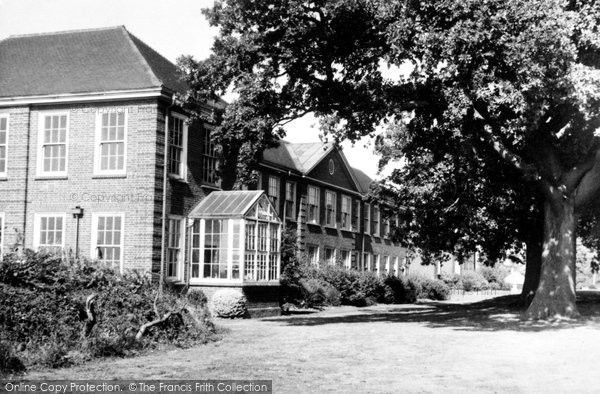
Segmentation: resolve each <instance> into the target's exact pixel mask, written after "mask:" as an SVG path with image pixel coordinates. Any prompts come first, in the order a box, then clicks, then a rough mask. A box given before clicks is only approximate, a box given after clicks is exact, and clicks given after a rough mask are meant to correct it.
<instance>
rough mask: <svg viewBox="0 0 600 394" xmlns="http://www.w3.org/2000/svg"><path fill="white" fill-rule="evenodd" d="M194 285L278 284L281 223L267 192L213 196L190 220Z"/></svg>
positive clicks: (193, 212) (222, 192) (238, 192)
mask: <svg viewBox="0 0 600 394" xmlns="http://www.w3.org/2000/svg"><path fill="white" fill-rule="evenodd" d="M189 219H190V224H191V232H190V239H191V245H190V246H191V250H190V260H189V261H190V265H189V270H190V271H189V280H190V282H189V283H190V284H191V285H194V284H200V285H217V286H218V285H221V286H222V285H234V286H240V285H241V286H246V285H250V286H256V285H270V284H278V283H279V274H280V253H279V248H280V246H279V245H280V242H281V220H280V219H279V217H278V215H277V213H276V211H275V209H274V208H273V205H272V204H271V201H269V199H268V198H267V196H266V195H265V194H264V192H263V191H260V190H259V191H215V192H212V193H211V194H209V195H208V196H207V197H206V198H204V199H203V200H202V201H201V202H200V203H199V204H198V205H197V206H196V207H195V208H194V209H193V210H192V212H191V213H190V215H189Z"/></svg>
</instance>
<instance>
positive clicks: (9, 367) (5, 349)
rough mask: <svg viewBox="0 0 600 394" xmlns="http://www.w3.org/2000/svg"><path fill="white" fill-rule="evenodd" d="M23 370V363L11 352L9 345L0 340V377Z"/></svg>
mask: <svg viewBox="0 0 600 394" xmlns="http://www.w3.org/2000/svg"><path fill="white" fill-rule="evenodd" d="M24 370H25V365H23V362H22V361H21V360H20V359H19V358H18V357H16V356H15V355H14V354H13V351H12V349H11V347H10V345H9V344H7V343H4V342H0V378H2V377H4V376H9V375H10V374H14V373H17V372H22V371H24Z"/></svg>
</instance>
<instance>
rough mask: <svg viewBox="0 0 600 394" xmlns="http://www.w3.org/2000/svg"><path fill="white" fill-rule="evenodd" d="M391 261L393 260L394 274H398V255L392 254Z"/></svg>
mask: <svg viewBox="0 0 600 394" xmlns="http://www.w3.org/2000/svg"><path fill="white" fill-rule="evenodd" d="M392 261H393V262H394V265H393V267H394V276H400V258H399V257H398V256H394V259H393V260H392Z"/></svg>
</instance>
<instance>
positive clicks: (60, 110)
mask: <svg viewBox="0 0 600 394" xmlns="http://www.w3.org/2000/svg"><path fill="white" fill-rule="evenodd" d="M0 52H1V53H2V56H1V57H0V253H6V252H8V251H15V250H16V251H18V250H22V249H24V248H30V249H36V250H37V249H54V248H55V249H61V250H67V251H71V252H72V253H73V254H77V255H80V256H86V257H91V258H93V259H99V260H102V261H104V262H106V263H107V264H109V265H111V266H112V267H114V268H117V269H120V270H121V271H124V270H131V269H136V270H141V271H146V272H151V273H153V274H154V275H157V276H158V275H160V276H162V277H163V278H164V279H166V280H168V281H172V282H176V283H183V284H190V285H193V286H200V287H202V288H203V289H204V290H205V291H206V292H207V293H211V292H212V291H214V290H215V289H218V288H220V287H231V286H232V285H234V287H235V286H237V285H238V284H239V285H240V286H242V287H244V286H246V287H248V289H250V288H252V289H253V290H252V291H251V292H252V294H253V299H254V300H255V301H256V304H257V305H258V304H261V303H262V304H264V305H266V304H269V303H270V304H271V305H272V304H273V303H274V302H276V301H277V300H276V294H277V293H276V292H275V291H267V292H265V291H261V290H257V288H260V286H259V285H262V286H266V287H269V288H271V287H273V285H274V284H276V283H278V279H279V272H280V270H279V259H274V258H273V257H272V256H273V253H276V254H277V253H279V249H278V248H279V244H277V246H276V247H277V249H276V250H274V249H273V248H274V247H275V246H273V242H272V241H273V240H274V239H276V237H275V238H274V235H273V234H272V233H273V231H271V230H269V229H272V228H274V227H273V226H274V225H268V226H266V225H265V226H266V227H265V226H263V225H262V224H260V223H262V222H264V220H263V219H259V218H257V219H256V221H257V223H258V224H256V231H255V232H252V231H253V230H252V228H251V227H246V225H244V229H243V231H242V229H241V228H240V229H239V232H238V233H237V234H238V235H237V238H235V239H236V240H237V242H238V243H240V242H241V239H244V240H245V242H246V243H245V244H244V247H245V248H246V249H244V250H252V249H248V248H251V247H253V246H254V247H256V248H257V249H255V250H254V252H253V253H255V254H254V256H255V257H256V259H257V260H256V261H255V263H256V264H255V263H254V262H252V261H251V257H252V256H250V254H251V253H250V252H248V253H246V252H245V253H246V254H247V255H248V256H246V255H244V259H242V261H244V262H245V263H244V264H246V263H247V264H246V265H244V268H242V269H241V272H240V271H239V264H238V263H239V260H237V261H238V263H236V258H235V256H236V255H235V253H232V252H230V251H224V250H225V249H227V248H229V247H228V246H225V247H224V246H223V245H229V244H227V243H222V242H225V241H223V240H225V239H229V238H226V237H225V235H227V237H229V236H230V235H229V234H234V233H235V231H234V230H233V228H231V229H230V228H229V227H227V226H229V224H227V226H225V225H224V224H223V223H231V225H232V226H235V223H238V225H239V223H242V222H243V221H245V222H243V223H246V222H248V223H250V222H252V219H251V218H250V217H248V216H244V217H243V218H242V217H240V218H226V217H221V218H217V219H214V218H212V219H210V218H203V217H197V216H194V217H190V214H191V213H192V212H199V211H198V210H195V209H196V208H197V207H198V206H199V204H201V202H202V201H203V200H204V199H205V198H206V197H207V196H208V195H210V194H211V193H212V192H214V191H219V190H220V182H219V180H218V178H217V173H216V170H217V165H218V158H217V156H216V153H215V146H214V144H213V143H212V141H211V139H210V137H209V136H210V129H211V127H212V125H211V124H209V123H203V122H199V121H196V122H190V121H189V118H188V117H187V116H186V112H185V111H184V110H183V109H182V108H181V107H180V106H179V105H178V103H177V100H176V95H177V93H185V92H186V90H187V85H186V84H185V83H184V82H183V80H182V79H181V78H180V77H179V76H178V70H177V68H176V67H175V65H173V64H172V63H170V62H169V61H168V60H167V59H165V58H164V57H162V56H161V55H160V54H158V53H157V52H156V51H154V50H153V49H151V48H150V47H148V46H147V45H146V44H144V43H143V42H142V41H141V40H139V39H138V38H137V37H135V36H134V35H132V34H131V33H130V32H128V31H127V30H126V29H125V28H124V27H122V26H120V27H114V28H106V29H93V30H82V31H69V32H58V33H48V34H38V35H27V36H11V37H9V38H7V39H5V40H2V41H0ZM39 59H42V60H43V61H40V60H39ZM211 105H214V106H221V105H224V103H211ZM205 109H206V111H207V113H208V112H210V111H211V108H210V106H207V108H205ZM260 169H261V174H262V176H261V181H260V184H259V185H258V189H259V190H264V192H265V194H266V195H267V196H268V198H269V200H270V204H272V206H273V210H274V211H276V216H277V218H276V220H281V222H282V225H284V226H289V227H292V228H294V229H296V230H297V232H298V235H299V240H300V249H301V251H302V253H303V254H304V255H305V256H306V258H307V259H309V260H310V261H313V262H314V263H315V264H323V263H325V262H326V263H329V264H342V265H344V266H346V267H348V268H355V269H367V270H372V271H375V272H378V273H380V274H382V275H383V274H386V273H391V274H393V273H396V274H398V273H399V272H400V270H401V266H402V261H403V259H404V254H405V252H404V249H403V248H402V247H401V246H400V245H399V244H398V243H396V242H394V241H393V240H392V239H391V238H390V237H389V233H390V229H391V226H392V224H391V223H393V220H391V219H388V218H384V217H382V214H381V212H380V210H379V209H378V207H376V206H371V205H369V204H368V203H367V202H366V200H365V196H366V193H367V192H368V188H369V185H370V183H371V180H370V179H369V178H368V177H366V176H365V175H364V174H362V173H361V172H360V171H358V170H356V169H353V168H352V167H350V166H349V165H348V163H347V161H346V158H345V157H344V155H343V152H342V151H341V150H340V149H339V148H337V147H335V146H333V145H327V144H326V145H323V144H321V143H315V144H289V143H286V142H281V144H280V146H279V147H278V148H274V149H269V150H267V151H265V152H264V157H263V160H262V163H261V165H260ZM232 193H233V192H232ZM253 196H254V197H253V198H255V199H256V200H255V201H262V200H261V197H260V193H259V194H256V193H255V194H253ZM261 204H262V203H261ZM259 205H260V204H259ZM263 205H264V204H263ZM263 205H261V207H262V206H263ZM262 209H263V210H264V209H266V208H264V207H263V208H262ZM219 220H221V221H220V222H218V221H219ZM273 220H274V222H273V223H275V222H276V220H275V219H273ZM217 222H218V224H214V223H217ZM213 225H214V226H218V228H219V231H216V230H215V227H214V226H213ZM263 227H264V228H266V229H267V230H265V231H266V232H264V234H263V232H261V231H262V230H261V229H262V228H263ZM227 229H229V230H231V232H228V231H229V230H227ZM215 231H216V232H215ZM249 234H252V236H251V237H250V238H248V237H249ZM269 234H270V235H269ZM209 235H210V237H209ZM240 237H241V238H240ZM219 242H221V243H219ZM227 242H228V241H227ZM253 242H254V243H253ZM263 243H264V245H265V248H266V250H262V249H260V248H259V247H260V245H263ZM233 244H234V239H233V238H232V240H231V245H233ZM199 245H202V248H200V246H199ZM224 248H225V249H224ZM240 250H241V249H240ZM263 255H264V256H269V257H268V258H267V257H265V259H267V260H265V261H266V263H265V265H262V260H261V259H262V257H261V256H263ZM246 257H247V258H246ZM259 263H260V264H259ZM236 264H238V265H236ZM253 264H255V265H253ZM235 267H238V268H237V269H238V271H236V268H235ZM248 267H254V268H252V269H250V268H248ZM246 271H248V272H246ZM236 272H237V273H236ZM263 273H266V274H265V275H263ZM240 275H241V276H240ZM254 279H255V280H254ZM238 282H239V283H238ZM249 291H250V290H249Z"/></svg>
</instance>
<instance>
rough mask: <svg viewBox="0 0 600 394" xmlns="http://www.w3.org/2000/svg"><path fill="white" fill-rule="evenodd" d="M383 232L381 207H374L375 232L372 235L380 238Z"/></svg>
mask: <svg viewBox="0 0 600 394" xmlns="http://www.w3.org/2000/svg"><path fill="white" fill-rule="evenodd" d="M380 232H381V212H379V207H373V230H372V231H371V233H372V234H373V235H374V236H376V237H379V235H380Z"/></svg>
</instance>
